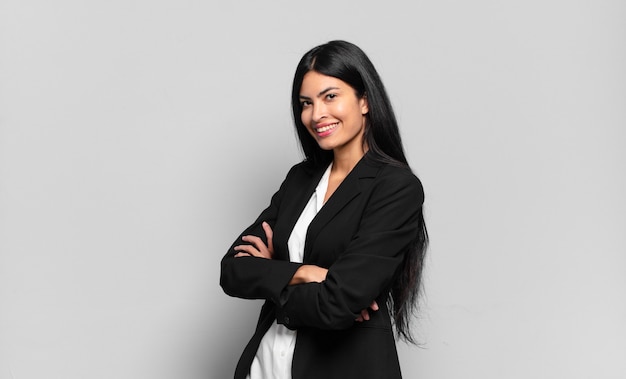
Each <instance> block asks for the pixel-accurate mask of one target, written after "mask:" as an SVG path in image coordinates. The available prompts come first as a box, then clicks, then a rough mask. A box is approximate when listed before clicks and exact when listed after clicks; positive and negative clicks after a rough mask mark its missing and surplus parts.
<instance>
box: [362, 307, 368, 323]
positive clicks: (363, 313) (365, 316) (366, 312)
mask: <svg viewBox="0 0 626 379" xmlns="http://www.w3.org/2000/svg"><path fill="white" fill-rule="evenodd" d="M361 317H363V320H365V321H369V319H370V313H369V312H368V311H367V309H363V310H362V311H361Z"/></svg>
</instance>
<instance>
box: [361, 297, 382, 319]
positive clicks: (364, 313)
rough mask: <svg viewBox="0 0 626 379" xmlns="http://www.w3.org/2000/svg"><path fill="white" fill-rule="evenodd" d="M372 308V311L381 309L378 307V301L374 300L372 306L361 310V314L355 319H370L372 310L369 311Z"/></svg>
mask: <svg viewBox="0 0 626 379" xmlns="http://www.w3.org/2000/svg"><path fill="white" fill-rule="evenodd" d="M370 309H371V310H372V311H374V312H375V311H377V310H378V309H379V308H378V303H376V300H374V301H372V304H370V306H369V307H368V308H365V309H363V310H362V311H361V314H360V315H359V317H357V318H356V320H355V321H357V322H363V321H369V319H370V312H369V310H370Z"/></svg>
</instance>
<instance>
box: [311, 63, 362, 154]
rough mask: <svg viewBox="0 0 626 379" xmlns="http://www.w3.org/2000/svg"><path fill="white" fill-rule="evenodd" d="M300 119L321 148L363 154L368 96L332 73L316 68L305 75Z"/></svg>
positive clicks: (339, 152)
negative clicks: (359, 94)
mask: <svg viewBox="0 0 626 379" xmlns="http://www.w3.org/2000/svg"><path fill="white" fill-rule="evenodd" d="M300 102H301V104H302V114H301V119H302V123H303V124H304V125H305V126H306V128H307V130H308V132H309V133H310V134H311V135H312V136H313V138H315V140H316V141H317V143H318V144H319V146H320V147H321V148H322V149H324V150H333V151H334V153H335V157H337V154H345V153H347V154H357V155H359V156H362V155H363V154H364V152H365V151H364V146H363V133H364V132H365V122H366V117H365V115H366V114H367V112H368V106H367V99H366V98H365V96H363V97H362V98H359V97H357V95H356V93H355V90H354V88H352V87H351V86H350V85H349V84H347V83H346V82H344V81H342V80H341V79H337V78H335V77H332V76H326V75H323V74H320V73H318V72H315V71H309V72H308V73H306V74H305V75H304V79H303V80H302V88H301V89H300Z"/></svg>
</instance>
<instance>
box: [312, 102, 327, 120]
mask: <svg viewBox="0 0 626 379" xmlns="http://www.w3.org/2000/svg"><path fill="white" fill-rule="evenodd" d="M312 107H313V113H312V115H311V117H313V121H314V122H320V121H321V120H322V119H324V118H325V117H326V104H324V102H323V101H318V102H315V103H313V104H312Z"/></svg>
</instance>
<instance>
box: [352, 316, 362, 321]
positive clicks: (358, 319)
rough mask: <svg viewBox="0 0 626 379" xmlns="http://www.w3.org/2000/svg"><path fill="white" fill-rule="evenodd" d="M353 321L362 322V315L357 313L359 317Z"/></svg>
mask: <svg viewBox="0 0 626 379" xmlns="http://www.w3.org/2000/svg"><path fill="white" fill-rule="evenodd" d="M354 321H356V322H363V317H361V315H359V317H357V318H356V319H355V320H354Z"/></svg>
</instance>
